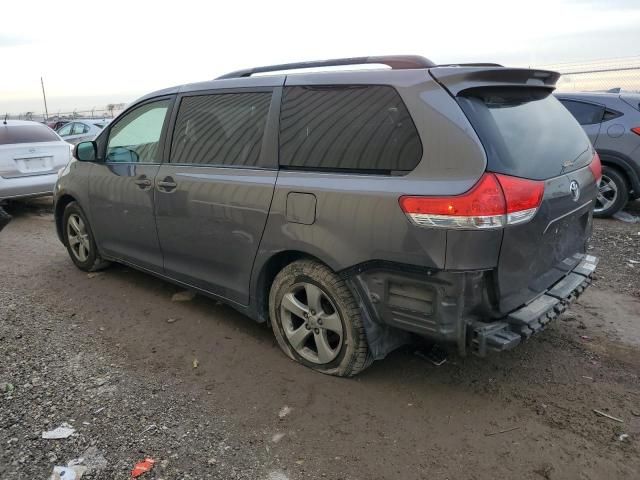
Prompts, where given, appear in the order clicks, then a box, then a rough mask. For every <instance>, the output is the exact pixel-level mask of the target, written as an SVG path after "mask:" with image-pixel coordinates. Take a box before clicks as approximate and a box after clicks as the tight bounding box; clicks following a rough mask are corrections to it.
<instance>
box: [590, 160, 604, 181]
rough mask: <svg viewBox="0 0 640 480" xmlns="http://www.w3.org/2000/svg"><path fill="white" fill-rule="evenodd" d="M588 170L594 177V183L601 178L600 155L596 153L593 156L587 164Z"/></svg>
mask: <svg viewBox="0 0 640 480" xmlns="http://www.w3.org/2000/svg"><path fill="white" fill-rule="evenodd" d="M589 170H591V173H593V178H595V179H596V183H600V179H602V163H600V155H598V154H597V153H596V154H595V155H594V156H593V160H591V163H590V164H589Z"/></svg>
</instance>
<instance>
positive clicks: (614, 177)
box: [593, 165, 629, 218]
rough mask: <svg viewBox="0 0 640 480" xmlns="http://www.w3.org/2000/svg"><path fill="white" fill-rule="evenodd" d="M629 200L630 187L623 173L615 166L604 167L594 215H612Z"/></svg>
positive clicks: (600, 216)
mask: <svg viewBox="0 0 640 480" xmlns="http://www.w3.org/2000/svg"><path fill="white" fill-rule="evenodd" d="M628 201H629V187H628V186H627V182H626V180H625V178H624V177H623V176H622V174H621V173H620V172H619V171H618V170H616V169H615V168H611V167H609V166H606V165H605V166H603V167H602V179H601V180H600V183H599V184H598V196H597V197H596V204H595V208H594V210H593V216H594V217H598V218H606V217H610V216H611V215H613V214H614V213H616V212H618V211H619V210H621V209H622V208H624V206H625V205H626V204H627V202H628Z"/></svg>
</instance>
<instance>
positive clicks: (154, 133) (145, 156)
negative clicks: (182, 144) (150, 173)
mask: <svg viewBox="0 0 640 480" xmlns="http://www.w3.org/2000/svg"><path fill="white" fill-rule="evenodd" d="M169 104H170V100H160V101H158V102H152V103H147V104H145V105H143V106H141V107H139V108H136V109H135V110H133V111H131V112H129V113H127V114H125V115H124V116H123V117H122V118H121V119H120V120H119V121H118V123H117V124H115V125H114V126H113V128H112V129H111V131H110V132H109V141H108V143H107V152H106V161H107V162H118V163H159V162H160V160H161V159H160V158H159V155H158V146H159V143H160V136H161V134H162V127H163V125H164V121H165V118H166V116H167V111H168V109H169Z"/></svg>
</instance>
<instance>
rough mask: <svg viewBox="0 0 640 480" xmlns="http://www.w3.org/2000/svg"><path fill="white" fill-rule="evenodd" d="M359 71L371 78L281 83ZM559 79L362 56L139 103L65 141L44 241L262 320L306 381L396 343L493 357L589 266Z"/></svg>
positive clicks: (583, 199)
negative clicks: (72, 143)
mask: <svg viewBox="0 0 640 480" xmlns="http://www.w3.org/2000/svg"><path fill="white" fill-rule="evenodd" d="M364 63H369V64H386V65H388V66H389V67H391V68H390V69H388V68H387V69H378V70H363V71H341V72H339V71H328V72H327V71H325V72H318V71H316V72H305V73H291V74H287V73H286V71H287V70H295V69H300V68H304V67H313V68H316V69H319V68H321V67H333V66H339V65H354V64H364ZM267 72H271V73H272V75H262V76H253V74H254V73H267ZM276 72H280V73H279V74H278V73H276ZM283 72H284V73H283ZM558 77H559V74H558V73H555V72H550V71H544V70H528V69H514V68H504V67H500V66H496V65H473V66H459V65H456V66H452V65H449V66H437V65H434V64H433V63H432V62H430V61H429V60H427V59H426V58H423V57H416V56H401V57H369V58H356V59H338V60H331V61H321V62H310V63H304V64H290V65H275V66H272V67H260V68H255V69H248V70H241V71H238V72H232V73H229V74H227V75H224V76H222V77H220V78H219V79H217V80H213V81H207V82H201V83H195V84H191V85H184V86H181V87H174V88H169V89H166V90H162V91H159V92H155V93H151V94H149V95H147V96H145V97H143V98H141V99H139V100H138V101H137V102H135V103H134V104H132V105H131V106H130V107H129V108H128V109H127V110H125V111H124V112H123V113H122V114H121V115H119V116H118V118H116V119H115V120H114V122H113V123H111V124H110V125H108V126H107V127H106V128H105V130H104V131H103V132H102V133H101V134H100V135H99V136H98V138H96V140H95V141H90V142H82V143H79V144H78V145H76V147H75V155H74V157H75V158H76V159H77V160H78V161H75V160H74V161H72V162H71V163H70V164H69V166H68V167H67V168H65V169H63V170H62V171H61V172H60V178H59V180H58V183H57V185H56V191H55V209H54V211H55V219H56V227H57V231H58V235H59V238H60V240H61V241H62V242H63V244H64V245H65V246H66V247H67V249H68V252H69V256H70V258H71V260H72V261H73V262H74V264H75V265H76V266H77V267H78V268H80V269H82V270H85V271H92V270H97V269H100V268H104V267H105V266H106V265H107V264H108V262H109V261H116V262H122V263H125V264H128V265H131V266H133V267H135V268H139V269H141V270H143V271H146V272H150V273H153V274H155V275H157V276H159V277H162V278H165V279H168V280H170V281H172V282H175V283H177V284H179V285H182V286H184V287H187V288H189V289H192V290H196V291H199V292H202V293H204V294H206V295H209V296H211V297H213V298H217V299H220V300H222V301H224V302H226V303H228V304H230V305H232V306H233V307H235V308H236V309H238V310H240V311H241V312H244V313H246V314H247V315H249V316H251V317H252V318H254V319H255V320H257V321H259V322H266V321H270V323H271V327H272V329H273V332H274V335H275V337H276V339H277V341H278V344H279V345H280V347H281V349H282V350H283V352H284V353H285V354H286V355H288V356H289V357H290V358H292V359H294V360H296V361H298V362H300V363H302V364H304V365H306V366H308V367H311V368H313V369H315V370H318V371H320V372H322V373H326V374H332V375H340V376H351V375H355V374H356V373H358V372H359V371H361V370H362V369H364V368H366V367H367V366H368V365H369V364H370V363H371V361H372V360H374V359H381V358H383V357H384V356H385V355H386V354H387V353H389V352H390V351H391V350H393V349H394V348H396V347H397V346H399V345H400V344H402V343H403V342H406V339H407V337H408V336H409V335H410V334H409V332H410V333H411V334H417V335H420V336H422V337H426V338H428V339H429V340H430V341H433V342H440V343H447V344H450V345H452V346H454V348H457V350H458V351H459V352H460V353H461V354H465V353H469V354H471V353H473V354H475V355H479V356H484V355H487V354H488V353H489V352H499V351H504V350H509V349H511V348H514V347H515V346H516V345H518V344H519V343H520V342H521V341H523V340H525V339H527V338H529V337H530V336H531V335H533V334H534V333H536V332H539V331H541V330H543V329H544V328H545V326H546V325H547V324H548V323H549V322H550V321H552V320H553V319H555V318H556V317H557V316H558V315H559V314H560V313H561V312H563V311H564V310H565V308H566V307H567V305H568V304H569V303H571V302H572V301H573V300H574V299H575V298H577V297H578V296H579V295H580V294H581V293H582V291H583V290H584V289H585V288H586V287H587V286H588V285H589V284H590V283H591V276H592V273H593V272H594V270H595V268H596V264H597V261H598V260H597V258H595V257H593V256H592V255H588V254H587V243H588V239H589V237H590V235H591V226H592V212H593V202H594V199H595V197H596V193H597V182H598V180H599V179H600V174H601V172H600V162H599V160H598V156H597V154H596V153H595V151H594V150H593V147H592V145H591V144H590V142H589V139H588V138H587V136H586V135H585V133H584V131H583V130H582V129H581V128H580V125H578V123H577V122H576V121H575V119H574V118H573V117H572V116H571V115H570V114H569V112H568V111H567V110H566V109H565V108H564V107H563V106H562V105H560V103H559V102H558V101H557V99H556V98H555V97H554V96H553V95H552V91H553V89H554V86H555V83H556V81H557V79H558ZM540 138H544V139H545V141H542V142H541V141H540Z"/></svg>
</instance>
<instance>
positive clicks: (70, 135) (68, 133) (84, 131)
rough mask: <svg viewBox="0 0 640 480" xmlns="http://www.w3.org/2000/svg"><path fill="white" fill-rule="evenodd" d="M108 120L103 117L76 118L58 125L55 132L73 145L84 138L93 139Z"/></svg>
mask: <svg viewBox="0 0 640 480" xmlns="http://www.w3.org/2000/svg"><path fill="white" fill-rule="evenodd" d="M109 122H110V119H105V118H99V119H95V118H83V119H77V120H74V121H72V122H69V123H67V124H66V125H63V126H62V127H60V128H59V129H58V130H57V132H58V135H60V136H61V137H62V138H63V139H64V141H65V142H69V143H71V144H73V145H75V144H76V143H79V142H82V141H84V140H93V139H94V138H95V137H96V136H97V135H98V134H99V133H100V132H101V131H102V129H103V128H104V126H105V125H106V124H107V123H109Z"/></svg>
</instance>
